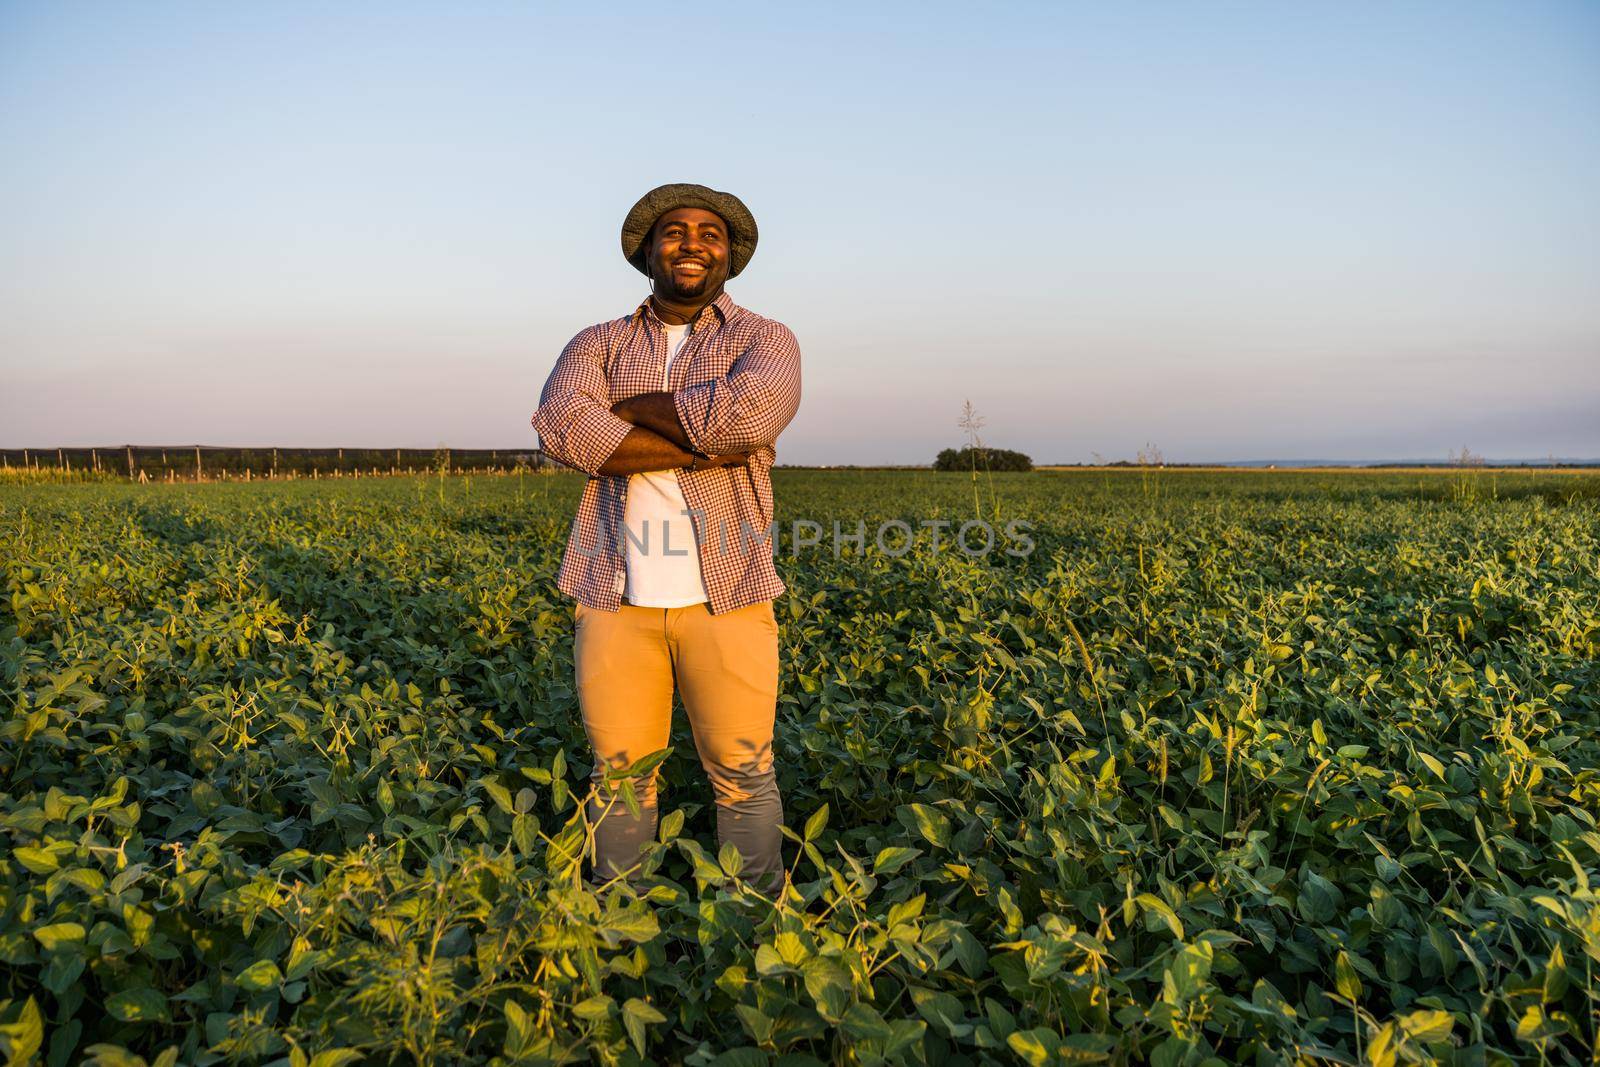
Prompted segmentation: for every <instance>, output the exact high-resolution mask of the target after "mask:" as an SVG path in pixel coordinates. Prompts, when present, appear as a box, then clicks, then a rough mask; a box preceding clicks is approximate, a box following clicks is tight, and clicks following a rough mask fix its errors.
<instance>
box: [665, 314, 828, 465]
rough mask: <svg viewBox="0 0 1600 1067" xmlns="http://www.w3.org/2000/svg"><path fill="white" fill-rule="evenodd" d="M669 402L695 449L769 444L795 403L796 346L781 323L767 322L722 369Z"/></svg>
mask: <svg viewBox="0 0 1600 1067" xmlns="http://www.w3.org/2000/svg"><path fill="white" fill-rule="evenodd" d="M672 402H673V406H674V407H675V408H676V410H677V412H678V421H679V422H681V423H682V424H683V432H684V434H685V435H686V436H687V437H688V438H689V443H690V444H692V445H694V447H695V449H696V451H699V452H704V453H706V454H707V455H712V456H719V455H725V454H727V453H729V452H748V451H752V450H754V449H758V448H762V447H766V446H770V445H772V444H774V443H775V442H776V441H777V440H778V434H780V433H782V432H783V428H784V427H785V426H788V425H789V421H790V420H791V419H793V418H794V414H795V412H796V411H797V410H799V408H800V346H799V344H798V343H797V342H796V341H795V339H794V334H793V333H792V332H790V330H789V328H788V327H787V326H785V325H783V324H782V323H779V322H773V323H769V324H767V325H766V326H764V327H762V329H761V332H760V333H759V334H757V335H756V338H755V340H754V341H752V342H751V344H750V347H749V348H746V349H745V350H744V351H743V352H742V353H740V354H739V356H738V357H737V358H736V359H735V360H734V361H733V365H732V366H731V367H729V368H728V373H727V374H725V375H723V376H722V377H720V378H713V379H711V380H710V381H705V382H697V383H695V384H694V385H689V386H685V387H684V388H682V389H679V390H678V391H677V392H675V393H673V394H672Z"/></svg>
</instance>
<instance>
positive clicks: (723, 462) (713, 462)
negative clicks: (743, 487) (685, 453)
mask: <svg viewBox="0 0 1600 1067" xmlns="http://www.w3.org/2000/svg"><path fill="white" fill-rule="evenodd" d="M749 462H750V453H749V452H729V453H728V454H727V455H725V456H705V457H703V458H702V457H700V456H696V457H694V462H693V463H690V464H689V465H688V466H689V469H690V470H692V471H704V470H710V469H711V468H713V467H743V466H744V465H746V464H747V463H749Z"/></svg>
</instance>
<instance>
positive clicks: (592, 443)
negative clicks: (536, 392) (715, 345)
mask: <svg viewBox="0 0 1600 1067" xmlns="http://www.w3.org/2000/svg"><path fill="white" fill-rule="evenodd" d="M603 359H604V346H603V344H602V343H601V337H600V333H599V331H598V329H597V328H593V327H591V328H590V329H588V330H585V331H583V332H582V333H580V334H579V335H578V336H577V337H575V338H573V339H572V341H571V342H570V343H569V344H568V345H567V347H566V349H565V350H563V351H562V353H561V357H560V358H559V359H558V360H557V361H556V366H555V369H554V370H553V371H551V372H550V378H549V380H548V381H546V382H545V385H544V390H543V391H542V392H541V393H540V396H539V407H538V410H536V411H535V412H534V413H533V427H534V429H535V430H536V431H537V432H538V435H539V447H540V448H541V449H542V450H544V451H545V452H547V453H549V454H550V455H552V456H554V457H555V458H556V459H558V460H560V461H561V462H563V463H565V464H567V465H568V466H571V467H576V468H578V469H579V470H582V471H585V472H587V473H588V474H591V475H601V474H637V473H640V472H642V471H652V470H671V469H673V468H677V467H687V468H689V469H691V470H704V469H706V468H708V467H723V466H733V465H738V464H742V463H744V462H746V460H748V458H749V455H750V453H751V452H753V451H755V450H756V449H758V448H762V447H764V446H766V445H770V444H772V443H773V442H775V441H776V440H777V438H778V434H779V432H780V431H782V429H783V428H784V427H785V426H787V425H788V424H789V421H790V419H792V418H793V417H794V413H795V411H796V410H797V409H798V407H799V404H800V350H799V347H798V346H797V345H796V344H795V342H794V335H793V334H792V333H790V332H789V330H788V328H787V327H784V326H782V325H780V324H778V323H773V324H771V326H769V327H767V328H766V329H765V330H764V331H763V332H762V333H761V334H760V335H759V336H758V337H757V338H756V340H755V341H754V342H753V343H752V344H751V345H750V347H749V348H748V349H746V350H745V352H744V353H742V354H741V355H740V356H739V357H738V358H737V359H736V360H735V361H734V363H733V366H732V367H730V368H729V370H728V373H727V374H726V375H723V376H722V377H720V378H714V379H711V380H709V381H705V382H699V383H696V384H694V385H690V386H686V387H685V388H683V389H679V390H677V391H676V392H653V393H642V394H640V395H638V396H634V397H630V398H628V399H627V400H622V401H619V402H618V403H616V404H608V402H607V400H608V397H609V392H610V391H609V388H608V386H607V383H606V378H605V370H604V366H603Z"/></svg>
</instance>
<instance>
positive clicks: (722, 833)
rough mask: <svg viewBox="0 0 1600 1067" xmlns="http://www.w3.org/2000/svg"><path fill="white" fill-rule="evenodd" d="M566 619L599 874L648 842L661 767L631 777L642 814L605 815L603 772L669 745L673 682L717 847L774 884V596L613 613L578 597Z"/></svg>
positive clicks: (778, 804)
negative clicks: (589, 752)
mask: <svg viewBox="0 0 1600 1067" xmlns="http://www.w3.org/2000/svg"><path fill="white" fill-rule="evenodd" d="M574 619H575V628H576V637H575V639H574V646H573V661H574V666H575V671H576V674H577V684H578V706H579V708H580V709H581V710H582V712H583V727H584V730H585V731H586V732H587V733H588V735H589V742H590V744H591V745H593V746H594V752H595V764H594V771H593V773H592V775H591V780H592V781H593V783H594V784H595V786H596V788H597V790H598V792H599V798H598V799H597V800H594V801H591V802H590V808H589V816H590V819H591V820H597V821H598V824H597V825H596V827H595V858H594V875H595V878H596V879H597V880H608V879H610V878H612V877H615V876H616V875H618V874H622V873H624V872H625V871H627V869H628V868H629V867H632V866H634V865H635V864H637V863H638V861H639V850H640V849H641V848H642V847H643V846H644V845H646V844H648V843H649V842H650V841H652V840H654V838H655V834H656V819H657V810H658V809H657V797H656V793H657V778H658V775H659V768H658V769H657V770H656V771H652V772H650V774H649V775H647V776H645V777H644V778H643V779H642V780H641V779H636V780H635V781H634V790H635V792H636V794H637V796H638V798H639V805H640V808H641V809H642V812H641V817H640V818H638V819H635V818H633V816H632V815H631V814H630V813H629V811H628V807H627V804H626V803H624V802H623V800H622V799H621V798H620V797H618V798H617V799H616V801H615V803H612V804H611V805H610V811H609V812H606V814H605V815H604V817H603V818H602V817H601V812H603V811H605V809H606V803H605V799H604V798H606V797H608V796H609V795H610V793H609V790H610V789H611V788H613V787H612V786H610V785H609V784H608V783H607V782H606V781H605V779H604V775H605V772H606V770H608V769H614V768H620V767H626V766H627V765H628V764H630V763H632V762H633V761H634V760H637V759H638V758H639V757H641V756H644V755H648V754H649V753H651V752H654V751H656V750H657V749H662V748H665V747H666V746H667V743H668V739H669V737H670V736H671V729H672V693H673V683H674V681H676V683H677V688H678V692H679V693H680V694H681V695H682V697H683V706H684V708H685V710H686V711H687V712H688V713H689V726H690V728H691V729H692V730H693V732H694V743H695V748H696V749H697V750H698V752H699V755H700V765H701V766H702V767H704V768H705V770H706V774H707V775H708V776H709V777H710V778H711V787H712V791H713V793H714V797H715V800H716V807H717V840H718V845H719V847H720V846H721V845H722V844H726V843H727V842H729V841H731V842H733V844H734V845H735V847H737V848H738V850H739V853H740V855H741V856H742V857H743V859H744V866H743V869H742V870H741V871H740V872H739V876H740V877H741V878H743V879H745V880H747V881H750V882H752V883H754V884H755V885H756V887H757V888H759V889H762V890H765V891H773V890H776V888H777V887H778V886H779V885H781V884H782V878H783V859H782V855H781V848H780V846H781V844H782V841H783V835H782V834H781V833H779V831H778V826H779V825H780V824H781V823H782V822H783V802H782V799H781V798H780V797H779V795H778V780H777V774H776V772H775V770H774V767H773V761H772V728H773V720H774V718H775V716H776V714H777V700H778V624H777V620H776V619H775V618H774V616H773V613H772V602H771V601H770V600H767V601H761V602H759V603H756V604H751V605H748V606H747V607H743V608H739V609H737V610H735V611H729V612H724V613H723V614H721V615H713V614H711V612H710V610H709V608H708V606H707V605H705V604H694V605H691V606H689V607H686V608H645V607H639V606H638V605H635V604H628V603H626V602H625V603H623V604H622V605H621V607H620V608H619V609H618V610H617V611H615V612H611V611H598V610H596V609H594V608H589V607H585V606H584V605H582V604H579V605H577V607H576V609H575V615H574ZM616 785H617V786H620V785H621V782H620V781H619V782H618V783H616ZM634 877H637V872H634Z"/></svg>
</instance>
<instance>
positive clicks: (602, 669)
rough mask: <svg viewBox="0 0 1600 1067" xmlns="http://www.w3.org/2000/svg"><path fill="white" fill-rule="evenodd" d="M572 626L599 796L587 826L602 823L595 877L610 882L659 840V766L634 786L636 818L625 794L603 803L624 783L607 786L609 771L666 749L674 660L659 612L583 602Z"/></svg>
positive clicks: (592, 776) (597, 831)
mask: <svg viewBox="0 0 1600 1067" xmlns="http://www.w3.org/2000/svg"><path fill="white" fill-rule="evenodd" d="M575 620H576V621H575V629H576V635H575V637H574V639H573V656H572V658H573V666H574V673H575V674H576V676H577V687H578V706H579V709H580V710H581V711H582V713H583V728H584V731H585V732H586V733H587V734H588V735H589V743H590V745H591V746H592V747H593V749H594V754H595V764H594V770H593V771H592V772H591V774H590V781H591V782H592V783H593V784H594V785H595V787H596V788H597V790H598V791H599V792H598V796H597V797H596V798H595V799H593V800H591V801H590V802H589V808H588V811H589V818H590V820H591V821H593V822H597V825H596V826H595V831H594V844H595V849H594V852H595V854H594V877H595V879H596V880H597V881H607V880H609V879H611V878H613V877H615V876H616V875H618V874H620V873H622V872H623V871H625V870H627V868H629V867H632V866H634V865H635V864H637V863H638V862H639V851H640V849H641V848H643V847H644V846H645V845H647V844H649V842H650V841H652V840H653V839H654V838H655V833H656V816H657V804H656V784H657V778H658V776H659V773H660V771H659V768H658V769H657V770H654V771H651V772H650V773H649V774H648V775H646V776H644V777H643V778H642V779H635V780H634V790H635V792H636V794H637V795H638V798H639V807H640V809H641V811H640V817H639V818H637V819H636V818H634V817H633V815H632V813H631V812H629V811H628V805H627V803H626V802H625V801H624V800H623V799H622V797H621V796H620V794H618V795H617V796H616V801H615V803H612V804H610V810H609V811H606V808H607V803H606V798H607V797H609V796H610V795H611V792H610V791H611V790H612V789H614V788H619V787H620V786H621V784H622V783H621V782H620V781H619V782H617V783H616V786H615V787H613V786H610V785H608V783H607V782H606V781H605V772H606V771H607V770H610V769H614V768H620V767H626V766H628V764H630V763H632V762H633V761H634V760H637V759H638V758H639V757H641V756H645V755H648V754H650V753H651V752H654V751H656V750H657V749H662V748H665V747H667V742H668V739H669V738H670V737H671V734H672V659H671V654H670V653H669V651H668V648H667V634H666V613H665V612H664V611H663V610H662V609H661V608H642V607H638V606H636V605H633V604H626V603H625V604H623V605H622V606H621V607H620V608H619V609H618V610H617V611H614V612H613V611H598V610H596V609H594V608H588V607H585V606H584V605H582V604H579V605H578V606H577V609H576V615H575ZM602 813H604V814H602ZM634 877H637V872H635V875H634Z"/></svg>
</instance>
